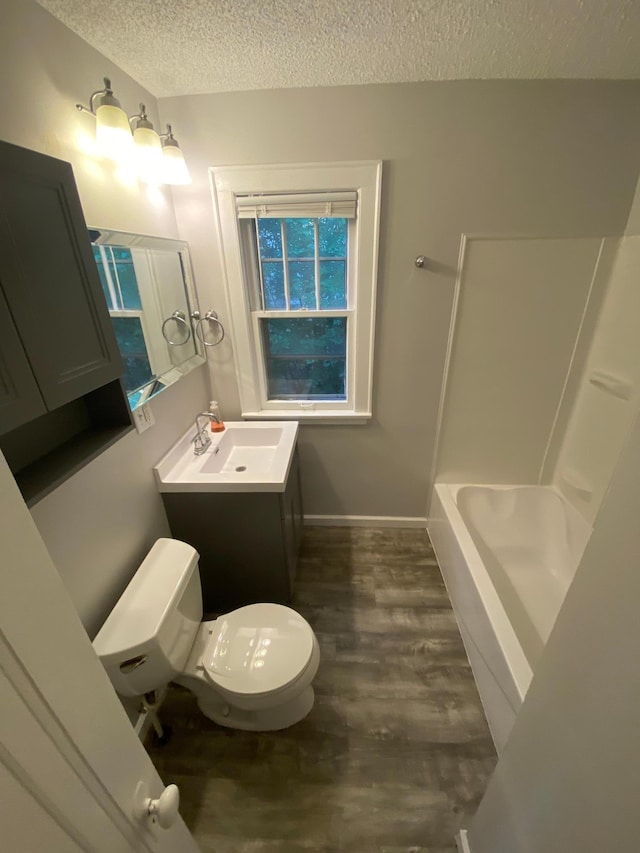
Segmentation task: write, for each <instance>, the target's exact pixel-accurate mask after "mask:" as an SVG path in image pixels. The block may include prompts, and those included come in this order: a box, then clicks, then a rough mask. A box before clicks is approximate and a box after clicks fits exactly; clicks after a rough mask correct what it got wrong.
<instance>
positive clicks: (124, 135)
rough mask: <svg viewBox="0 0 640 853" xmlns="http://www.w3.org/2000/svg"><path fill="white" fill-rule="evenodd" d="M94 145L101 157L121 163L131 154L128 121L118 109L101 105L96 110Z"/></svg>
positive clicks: (131, 143)
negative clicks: (95, 144)
mask: <svg viewBox="0 0 640 853" xmlns="http://www.w3.org/2000/svg"><path fill="white" fill-rule="evenodd" d="M96 143H97V146H98V151H99V152H100V154H102V156H103V157H109V159H111V160H116V161H118V162H120V163H121V162H123V161H126V160H128V159H129V158H130V157H131V155H132V153H133V137H132V136H131V128H130V127H129V119H128V118H127V116H126V114H125V112H124V111H123V110H121V109H120V108H119V107H114V106H111V105H109V104H103V105H102V106H99V107H98V109H97V110H96Z"/></svg>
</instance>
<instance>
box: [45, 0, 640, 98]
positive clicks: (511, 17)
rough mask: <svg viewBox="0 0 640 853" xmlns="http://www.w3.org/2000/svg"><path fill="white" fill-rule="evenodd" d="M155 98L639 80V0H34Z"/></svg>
mask: <svg viewBox="0 0 640 853" xmlns="http://www.w3.org/2000/svg"><path fill="white" fill-rule="evenodd" d="M38 2H39V3H40V5H41V6H43V7H44V8H45V9H48V10H49V12H51V13H52V14H53V15H55V16H56V17H57V18H59V19H60V20H61V21H62V22H63V23H65V24H66V25H67V26H68V27H70V28H71V29H72V30H74V31H75V32H76V33H78V35H80V36H81V37H82V38H83V39H85V41H87V42H89V44H91V45H93V46H94V47H95V48H97V49H98V50H100V51H101V52H102V53H104V54H105V55H106V56H108V57H109V58H110V59H111V60H113V61H114V62H115V63H116V64H117V65H118V66H119V67H120V68H122V69H123V70H124V71H126V72H127V73H128V74H130V75H131V76H132V77H133V78H134V79H135V80H137V81H138V82H139V83H141V84H142V85H144V86H145V87H146V88H147V89H149V90H150V91H151V92H152V93H153V94H155V95H157V96H158V97H162V96H168V95H185V94H195V93H203V92H225V91H235V90H241V89H278V88H289V87H296V86H338V85H346V84H357V83H387V82H389V83H391V82H406V81H416V80H460V79H473V78H475V79H493V78H521V79H533V78H545V77H546V78H638V77H640V50H638V44H639V39H640V2H638V0H110V1H109V2H108V3H105V2H104V0H38Z"/></svg>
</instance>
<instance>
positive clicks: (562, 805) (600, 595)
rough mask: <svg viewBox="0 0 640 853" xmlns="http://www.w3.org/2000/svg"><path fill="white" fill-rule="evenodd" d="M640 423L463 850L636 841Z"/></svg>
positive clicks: (592, 848) (559, 849)
mask: <svg viewBox="0 0 640 853" xmlns="http://www.w3.org/2000/svg"><path fill="white" fill-rule="evenodd" d="M639 472H640V421H638V422H637V423H636V425H635V429H634V431H633V434H632V436H631V439H630V441H629V442H628V444H627V447H626V449H625V450H624V451H623V453H622V455H621V457H620V460H619V463H618V466H617V469H616V473H615V474H614V476H613V479H612V481H611V484H610V487H609V491H608V493H607V495H606V497H605V499H604V502H603V504H602V508H601V510H600V514H599V516H598V519H597V523H596V527H595V529H594V532H593V535H592V537H591V540H590V542H589V544H588V546H587V549H586V551H585V554H584V557H583V560H582V563H581V565H580V567H579V569H578V571H577V573H576V576H575V579H574V581H573V584H572V585H571V588H570V589H569V592H568V594H567V598H566V600H565V602H564V604H563V607H562V609H561V611H560V614H559V616H558V620H557V622H556V624H555V627H554V629H553V631H552V633H551V637H550V638H549V642H548V643H547V646H546V648H545V651H544V654H543V656H542V659H541V661H540V662H539V664H538V668H537V670H536V674H535V676H534V679H533V682H532V684H531V687H530V688H529V692H528V694H527V697H526V700H525V703H524V705H523V707H522V710H521V712H520V714H519V716H518V718H517V720H516V723H515V726H514V728H513V731H512V733H511V737H510V740H509V742H508V743H507V746H506V748H505V750H504V752H503V754H502V756H501V758H500V761H499V763H498V766H497V769H496V771H495V773H494V775H493V776H492V778H491V781H490V783H489V787H488V789H487V791H486V793H485V795H484V798H483V800H482V802H481V804H480V807H479V810H478V812H477V814H476V816H475V817H474V818H473V820H472V822H471V825H470V829H469V841H470V843H471V849H472V851H473V853H543V851H544V853H578V851H579V853H604V851H613V850H637V849H638V819H637V815H638V808H637V788H638V786H637V782H638V768H640V738H639V737H638V719H639V718H640V691H639V690H638V675H637V673H638V659H639V658H640V628H639V627H638V601H640V572H639V571H638V564H639V561H640V526H639V525H638V506H640V476H639Z"/></svg>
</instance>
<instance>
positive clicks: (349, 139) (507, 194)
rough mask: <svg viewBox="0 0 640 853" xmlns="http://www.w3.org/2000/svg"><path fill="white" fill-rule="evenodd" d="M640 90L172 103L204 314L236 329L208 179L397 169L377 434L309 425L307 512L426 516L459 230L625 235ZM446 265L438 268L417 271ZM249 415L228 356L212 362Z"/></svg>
mask: <svg viewBox="0 0 640 853" xmlns="http://www.w3.org/2000/svg"><path fill="white" fill-rule="evenodd" d="M639 106H640V84H639V83H636V82H591V81H571V82H570V81H565V82H559V81H549V82H522V81H520V82H509V81H491V82H480V81H475V82H451V83H447V82H440V83H423V84H421V83H418V84H399V85H381V86H363V87H340V88H332V89H304V90H282V91H261V92H240V93H229V94H217V95H199V96H191V97H181V98H168V99H161V100H160V101H159V108H160V112H161V114H162V116H163V118H165V119H168V118H169V117H171V119H172V120H173V123H174V129H175V133H176V136H177V137H178V138H179V140H180V143H181V145H182V147H183V149H184V151H185V152H186V155H187V158H188V161H189V166H190V169H191V172H192V175H193V177H194V183H193V185H192V186H191V187H190V188H188V189H187V190H186V191H185V192H182V193H181V194H180V195H179V196H178V194H177V193H176V194H175V205H176V216H177V219H178V225H179V229H180V235H181V237H182V238H183V239H186V240H188V241H189V243H190V244H191V247H192V251H193V258H194V263H195V269H196V275H197V277H198V283H199V288H200V292H201V296H202V301H203V303H204V304H205V307H209V303H210V304H211V305H212V306H214V307H215V308H216V309H217V310H218V311H219V313H220V314H221V317H222V319H223V320H224V319H227V318H228V311H227V307H226V304H225V295H224V286H223V278H222V268H221V259H220V252H219V249H218V247H217V246H216V244H215V237H214V225H213V215H212V205H211V197H210V190H209V184H208V175H207V167H208V166H212V165H230V164H249V163H269V162H285V163H286V162H304V161H307V162H313V161H327V160H354V159H378V158H380V159H383V160H384V161H385V163H384V173H383V205H382V208H383V209H382V234H381V251H380V277H379V290H378V311H377V332H376V333H377V344H376V359H375V366H374V420H373V422H372V423H371V424H369V425H367V426H345V427H335V426H334V427H323V426H309V427H304V429H303V430H302V437H301V450H302V469H303V481H304V501H305V512H307V513H311V514H327V515H344V514H347V515H365V516H366V515H369V516H408V517H419V516H424V515H425V511H426V504H427V496H428V493H429V476H430V471H431V463H432V448H433V444H434V437H435V430H436V422H437V413H438V402H439V394H440V384H441V376H442V368H443V363H444V355H445V349H446V342H447V335H448V330H449V320H450V312H451V304H452V296H453V288H454V282H455V272H456V266H457V261H458V251H459V245H460V238H461V234H462V233H463V232H466V233H474V234H478V233H480V234H490V235H491V234H492V235H525V236H531V235H543V236H546V237H576V236H578V237H602V236H605V235H608V234H620V233H622V231H623V230H624V227H625V223H626V220H627V215H628V212H629V208H630V205H631V200H632V198H633V195H634V190H635V186H636V180H637V175H638V165H639V162H640V109H639ZM422 253H425V254H427V255H428V256H429V258H431V259H432V265H431V266H432V269H431V271H429V272H424V271H422V272H421V271H418V270H416V269H415V268H414V266H413V260H414V258H415V256H416V255H418V254H422ZM210 365H211V375H212V382H213V385H214V388H215V393H216V396H217V398H218V399H219V400H220V401H221V403H222V406H223V413H224V414H225V416H226V417H227V418H229V417H234V416H237V415H238V413H239V403H238V393H237V386H236V382H235V373H234V365H233V351H232V342H230V341H229V342H225V344H224V345H223V346H221V347H217V348H216V349H215V350H214V351H213V352H212V355H211V360H210Z"/></svg>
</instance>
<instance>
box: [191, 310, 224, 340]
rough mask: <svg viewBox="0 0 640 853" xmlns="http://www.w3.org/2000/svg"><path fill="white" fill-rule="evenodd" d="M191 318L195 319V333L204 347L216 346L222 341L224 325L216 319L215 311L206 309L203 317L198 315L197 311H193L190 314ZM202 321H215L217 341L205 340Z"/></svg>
mask: <svg viewBox="0 0 640 853" xmlns="http://www.w3.org/2000/svg"><path fill="white" fill-rule="evenodd" d="M191 318H192V319H193V320H195V321H196V335H197V337H198V340H199V341H200V342H201V343H203V344H204V345H205V346H206V347H217V346H218V344H221V343H222V341H223V340H224V326H223V325H222V323H221V322H220V320H219V319H218V315H217V313H216V312H215V311H207V313H206V314H205V315H204V317H201V316H200V312H199V311H194V312H193V313H192V314H191ZM203 323H215V324H216V325H217V326H218V331H219V333H220V337H219V338H218V340H217V341H214V343H210V342H209V341H207V340H205V337H204V334H203V332H202V324H203Z"/></svg>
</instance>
